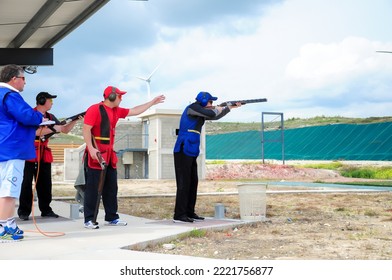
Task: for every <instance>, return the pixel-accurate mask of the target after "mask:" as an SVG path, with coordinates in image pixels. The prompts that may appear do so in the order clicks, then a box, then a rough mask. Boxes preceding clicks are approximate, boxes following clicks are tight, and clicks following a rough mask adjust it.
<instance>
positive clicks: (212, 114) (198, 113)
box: [174, 102, 230, 157]
mask: <svg viewBox="0 0 392 280" xmlns="http://www.w3.org/2000/svg"><path fill="white" fill-rule="evenodd" d="M228 112H230V109H229V108H228V107H225V108H224V109H223V110H222V112H221V113H220V114H219V113H218V111H217V110H216V109H208V108H205V107H202V106H201V105H200V103H199V102H194V103H192V104H190V105H188V106H187V107H186V108H185V110H184V112H183V113H182V116H181V119H180V128H179V131H178V137H177V141H176V144H175V145H174V153H179V152H181V151H182V152H183V153H184V154H186V155H187V156H191V157H197V156H198V155H199V154H200V134H201V129H202V127H203V125H204V122H205V120H218V119H220V118H222V117H223V116H225V115H226V114H227V113H228ZM181 148H182V149H181Z"/></svg>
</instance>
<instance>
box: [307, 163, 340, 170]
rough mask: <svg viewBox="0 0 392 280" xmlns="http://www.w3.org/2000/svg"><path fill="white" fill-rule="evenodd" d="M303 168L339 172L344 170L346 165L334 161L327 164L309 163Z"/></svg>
mask: <svg viewBox="0 0 392 280" xmlns="http://www.w3.org/2000/svg"><path fill="white" fill-rule="evenodd" d="M301 166H302V167H304V168H315V169H329V170H338V169H340V168H342V167H343V166H344V165H343V163H341V162H338V161H333V162H326V163H309V164H304V165H301Z"/></svg>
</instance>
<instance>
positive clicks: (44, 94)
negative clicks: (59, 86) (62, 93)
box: [35, 91, 57, 102]
mask: <svg viewBox="0 0 392 280" xmlns="http://www.w3.org/2000/svg"><path fill="white" fill-rule="evenodd" d="M56 97H57V95H51V94H50V93H49V92H45V91H41V92H40V93H38V94H37V97H36V98H35V100H36V101H37V102H38V101H40V100H43V99H52V98H56Z"/></svg>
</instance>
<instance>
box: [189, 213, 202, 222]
mask: <svg viewBox="0 0 392 280" xmlns="http://www.w3.org/2000/svg"><path fill="white" fill-rule="evenodd" d="M189 218H191V219H193V220H194V221H195V222H202V221H204V217H200V216H199V215H197V214H193V215H192V216H190V217H189Z"/></svg>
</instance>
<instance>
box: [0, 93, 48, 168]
mask: <svg viewBox="0 0 392 280" xmlns="http://www.w3.org/2000/svg"><path fill="white" fill-rule="evenodd" d="M4 97H5V98H4ZM0 102H1V103H0V147H1V148H0V161H7V160H12V159H21V160H26V159H32V158H35V148H34V138H35V131H36V130H37V128H38V125H39V124H40V123H41V122H42V114H41V113H40V112H37V111H35V110H34V109H33V108H31V107H30V106H29V104H27V103H26V102H25V101H24V100H23V98H22V96H21V95H20V93H19V92H16V91H14V90H12V89H9V88H7V87H0Z"/></svg>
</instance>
